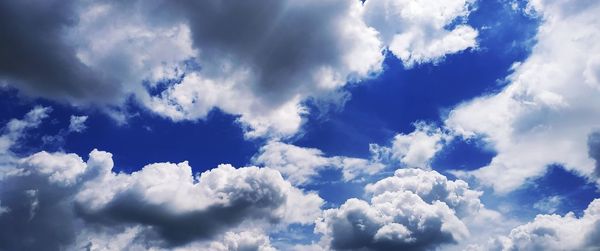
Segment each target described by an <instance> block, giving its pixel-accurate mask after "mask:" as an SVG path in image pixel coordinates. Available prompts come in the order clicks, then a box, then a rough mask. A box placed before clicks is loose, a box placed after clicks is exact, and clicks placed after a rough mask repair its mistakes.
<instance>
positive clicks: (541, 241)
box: [474, 199, 600, 251]
mask: <svg viewBox="0 0 600 251" xmlns="http://www.w3.org/2000/svg"><path fill="white" fill-rule="evenodd" d="M599 229H600V199H596V200H594V201H592V202H591V203H590V204H589V206H588V208H587V209H585V210H584V212H583V216H581V217H577V216H575V214H574V213H572V212H570V213H568V214H566V215H565V216H560V215H556V214H552V215H538V216H536V217H535V219H534V220H533V221H532V222H529V223H527V224H524V225H521V226H518V227H516V228H514V229H513V230H511V231H510V233H509V234H508V235H507V236H500V237H496V238H494V239H493V240H491V241H490V242H489V243H488V244H487V246H478V247H474V249H480V250H498V251H500V250H502V251H508V250H523V251H527V250H598V249H599V248H600V230H599Z"/></svg>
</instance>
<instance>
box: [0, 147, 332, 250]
mask: <svg viewBox="0 0 600 251" xmlns="http://www.w3.org/2000/svg"><path fill="white" fill-rule="evenodd" d="M112 168H113V160H112V155H111V154H110V153H108V152H102V151H97V150H94V151H92V152H91V153H90V155H89V159H88V160H87V161H83V160H82V158H81V157H79V156H78V155H76V154H65V153H47V152H39V153H36V154H33V155H31V156H28V157H26V158H22V159H20V160H18V161H17V163H16V166H15V167H14V168H13V170H12V171H11V172H2V173H0V174H1V176H0V182H1V185H2V189H1V190H0V202H1V208H2V210H1V212H2V213H0V226H2V227H0V249H7V250H37V249H44V250H61V249H77V248H82V247H93V249H94V250H98V249H100V250H101V249H103V247H104V248H107V249H114V248H116V247H120V248H129V247H138V248H139V249H140V250H143V249H148V248H175V247H178V248H185V247H190V249H192V250H193V249H194V248H193V247H194V246H197V245H217V244H215V243H213V244H210V243H209V242H211V241H213V240H218V239H219V238H223V239H221V240H222V241H219V242H222V245H225V246H218V247H219V248H221V249H223V250H227V249H229V250H245V248H246V247H253V246H255V247H261V248H263V249H264V250H270V244H269V242H268V237H266V236H262V237H261V235H255V234H252V233H251V232H248V231H250V230H245V229H251V228H250V226H253V228H252V229H255V230H253V231H259V230H258V229H262V231H266V230H265V228H267V227H269V226H270V227H269V228H270V231H275V230H274V229H276V228H277V226H282V227H285V226H287V225H288V224H292V223H298V224H308V223H312V222H313V221H314V220H315V219H316V217H317V216H318V215H319V214H320V212H321V211H320V207H321V205H322V204H323V201H322V199H321V198H320V197H319V196H318V195H316V194H314V193H306V192H303V191H301V190H299V189H297V188H295V187H293V186H292V185H291V184H290V183H289V182H287V181H285V180H284V179H283V178H282V176H281V175H280V174H279V172H277V171H275V170H273V169H268V168H257V167H242V168H237V169H236V168H234V167H232V166H230V165H220V166H219V167H217V168H215V169H212V170H209V171H206V172H203V173H201V174H200V175H198V176H194V175H193V174H192V171H191V170H192V169H191V167H190V166H189V165H188V164H187V163H186V162H182V163H179V164H173V163H155V164H150V165H147V166H145V167H143V168H142V169H141V170H139V171H136V172H133V173H131V174H127V173H114V172H112V171H111V170H112ZM261 226H262V227H261ZM273 226H274V227H275V228H273ZM257 227H258V229H257ZM113 238H117V239H118V240H120V241H113V240H112V239H113ZM119 245H121V246H119ZM215 248H217V247H216V246H215Z"/></svg>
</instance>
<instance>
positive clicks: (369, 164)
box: [253, 141, 385, 184]
mask: <svg viewBox="0 0 600 251" xmlns="http://www.w3.org/2000/svg"><path fill="white" fill-rule="evenodd" d="M253 162H254V163H256V164H258V165H264V166H266V167H269V168H273V169H276V170H278V171H279V172H281V174H282V175H284V176H285V177H286V179H288V180H289V181H290V182H292V183H293V184H307V183H310V182H311V181H312V179H313V178H315V177H316V176H317V175H318V174H319V171H322V170H324V169H326V168H332V169H340V170H341V172H342V175H343V179H344V180H345V181H350V180H353V179H355V178H357V177H360V176H363V175H372V174H375V173H377V172H379V171H381V170H382V169H383V168H384V167H385V165H384V164H382V163H380V162H378V161H376V160H374V159H361V158H351V157H343V156H333V157H326V156H324V154H323V152H322V151H321V150H319V149H316V148H305V147H299V146H294V145H290V144H286V143H282V142H278V141H271V142H269V143H267V144H266V145H264V146H262V147H261V149H260V151H259V153H258V154H257V155H256V156H255V157H254V158H253Z"/></svg>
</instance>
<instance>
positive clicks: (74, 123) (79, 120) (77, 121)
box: [69, 115, 88, 132]
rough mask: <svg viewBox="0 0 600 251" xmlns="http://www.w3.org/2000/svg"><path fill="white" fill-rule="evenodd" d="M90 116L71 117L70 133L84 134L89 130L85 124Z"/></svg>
mask: <svg viewBox="0 0 600 251" xmlns="http://www.w3.org/2000/svg"><path fill="white" fill-rule="evenodd" d="M87 119H88V116H75V115H71V120H70V121H69V131H71V132H83V131H85V129H87V126H86V125H85V122H86V121H87Z"/></svg>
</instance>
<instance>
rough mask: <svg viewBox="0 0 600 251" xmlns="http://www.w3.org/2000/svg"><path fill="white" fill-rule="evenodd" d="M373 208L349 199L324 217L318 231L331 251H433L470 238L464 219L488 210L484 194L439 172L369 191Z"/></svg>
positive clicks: (418, 173)
mask: <svg viewBox="0 0 600 251" xmlns="http://www.w3.org/2000/svg"><path fill="white" fill-rule="evenodd" d="M366 191H367V194H368V195H369V197H370V202H367V201H363V200H360V199H355V198H353V199H349V200H348V201H346V202H345V203H344V204H343V205H341V206H340V207H339V208H334V209H328V210H326V211H324V213H323V217H322V218H321V219H320V220H319V221H317V223H316V224H317V225H316V227H315V231H316V232H318V233H321V234H323V237H322V239H321V244H322V245H324V246H326V247H328V248H331V249H353V250H400V249H401V250H428V249H434V248H436V247H438V246H440V245H442V244H449V243H455V242H457V241H460V240H463V239H464V238H466V237H467V236H468V235H469V231H468V229H467V227H466V225H465V224H464V223H463V221H462V218H464V217H467V216H470V215H473V214H475V213H477V212H478V211H479V209H480V208H482V207H483V206H482V205H481V203H480V201H479V196H480V195H481V194H480V192H477V191H473V190H470V189H469V188H468V186H467V184H466V183H465V182H463V181H460V180H457V181H450V180H448V179H447V178H446V177H444V176H443V175H441V174H439V173H437V172H435V171H426V170H422V169H399V170H397V171H396V173H395V175H394V176H392V177H389V178H386V179H383V180H380V181H378V182H376V183H374V184H370V185H367V187H366Z"/></svg>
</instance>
